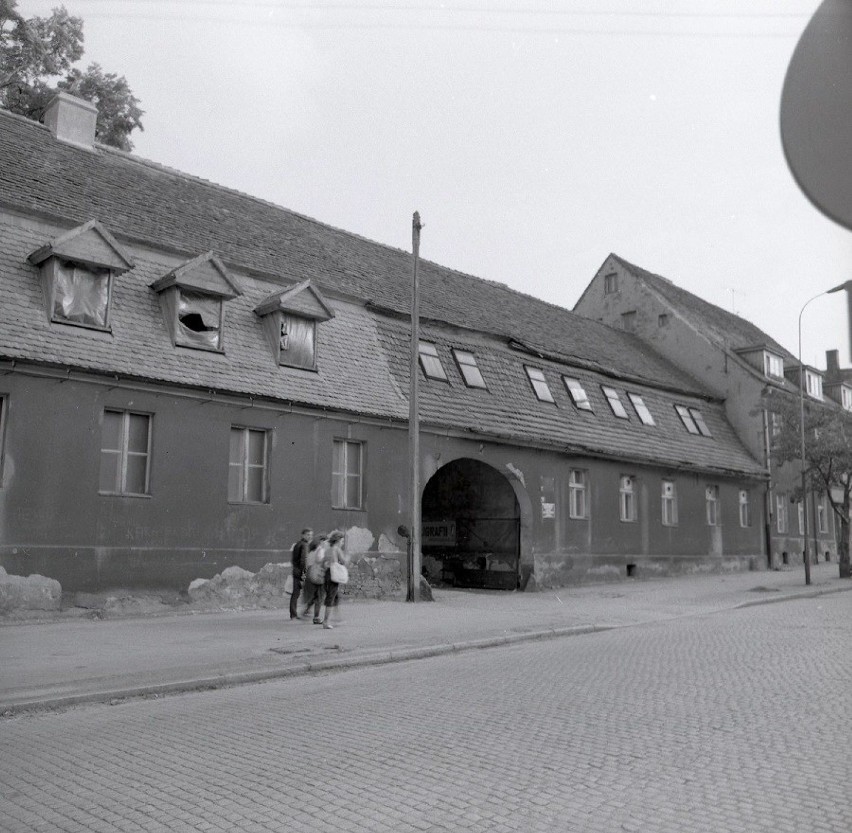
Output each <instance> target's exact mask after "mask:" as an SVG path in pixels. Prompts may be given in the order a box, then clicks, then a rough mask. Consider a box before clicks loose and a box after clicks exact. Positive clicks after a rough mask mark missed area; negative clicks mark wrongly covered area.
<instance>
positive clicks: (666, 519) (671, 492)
mask: <svg viewBox="0 0 852 833" xmlns="http://www.w3.org/2000/svg"><path fill="white" fill-rule="evenodd" d="M660 521H661V523H662V525H663V526H677V483H675V481H674V480H663V481H662V484H661V489H660Z"/></svg>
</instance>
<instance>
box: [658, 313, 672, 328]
mask: <svg viewBox="0 0 852 833" xmlns="http://www.w3.org/2000/svg"><path fill="white" fill-rule="evenodd" d="M668 323H669V315H668V313H666V312H661V313H660V314H659V315H658V316H657V326H658V327H665V326H667V325H668Z"/></svg>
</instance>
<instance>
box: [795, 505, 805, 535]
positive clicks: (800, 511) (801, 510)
mask: <svg viewBox="0 0 852 833" xmlns="http://www.w3.org/2000/svg"><path fill="white" fill-rule="evenodd" d="M796 515H798V519H799V535H804V534H805V504H804V503H802V501H800V500H799V501H796Z"/></svg>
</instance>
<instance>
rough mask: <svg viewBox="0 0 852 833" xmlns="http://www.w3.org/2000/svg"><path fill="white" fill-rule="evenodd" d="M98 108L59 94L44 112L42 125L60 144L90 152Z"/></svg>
mask: <svg viewBox="0 0 852 833" xmlns="http://www.w3.org/2000/svg"><path fill="white" fill-rule="evenodd" d="M97 118H98V108H97V107H95V105H94V104H92V103H91V102H90V101H85V100H84V99H82V98H77V97H76V96H73V95H71V94H70V93H65V92H59V93H57V94H56V95H55V96H54V97H53V98H52V99H51V100H50V104H48V105H47V109H46V110H45V111H44V123H45V125H46V126H47V127H49V128H50V132H51V133H53V135H54V136H55V137H56V138H57V139H59V141H60V142H67V143H68V144H70V145H76V146H77V147H81V148H87V149H88V150H92V149H93V148H94V146H95V122H96V121H97Z"/></svg>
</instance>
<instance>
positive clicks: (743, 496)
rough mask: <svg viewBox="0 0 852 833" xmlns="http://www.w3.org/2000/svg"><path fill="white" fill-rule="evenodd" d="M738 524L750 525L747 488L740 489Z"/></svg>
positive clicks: (742, 525)
mask: <svg viewBox="0 0 852 833" xmlns="http://www.w3.org/2000/svg"><path fill="white" fill-rule="evenodd" d="M740 526H741V527H749V526H751V505H750V504H749V493H748V490H747V489H740Z"/></svg>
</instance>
